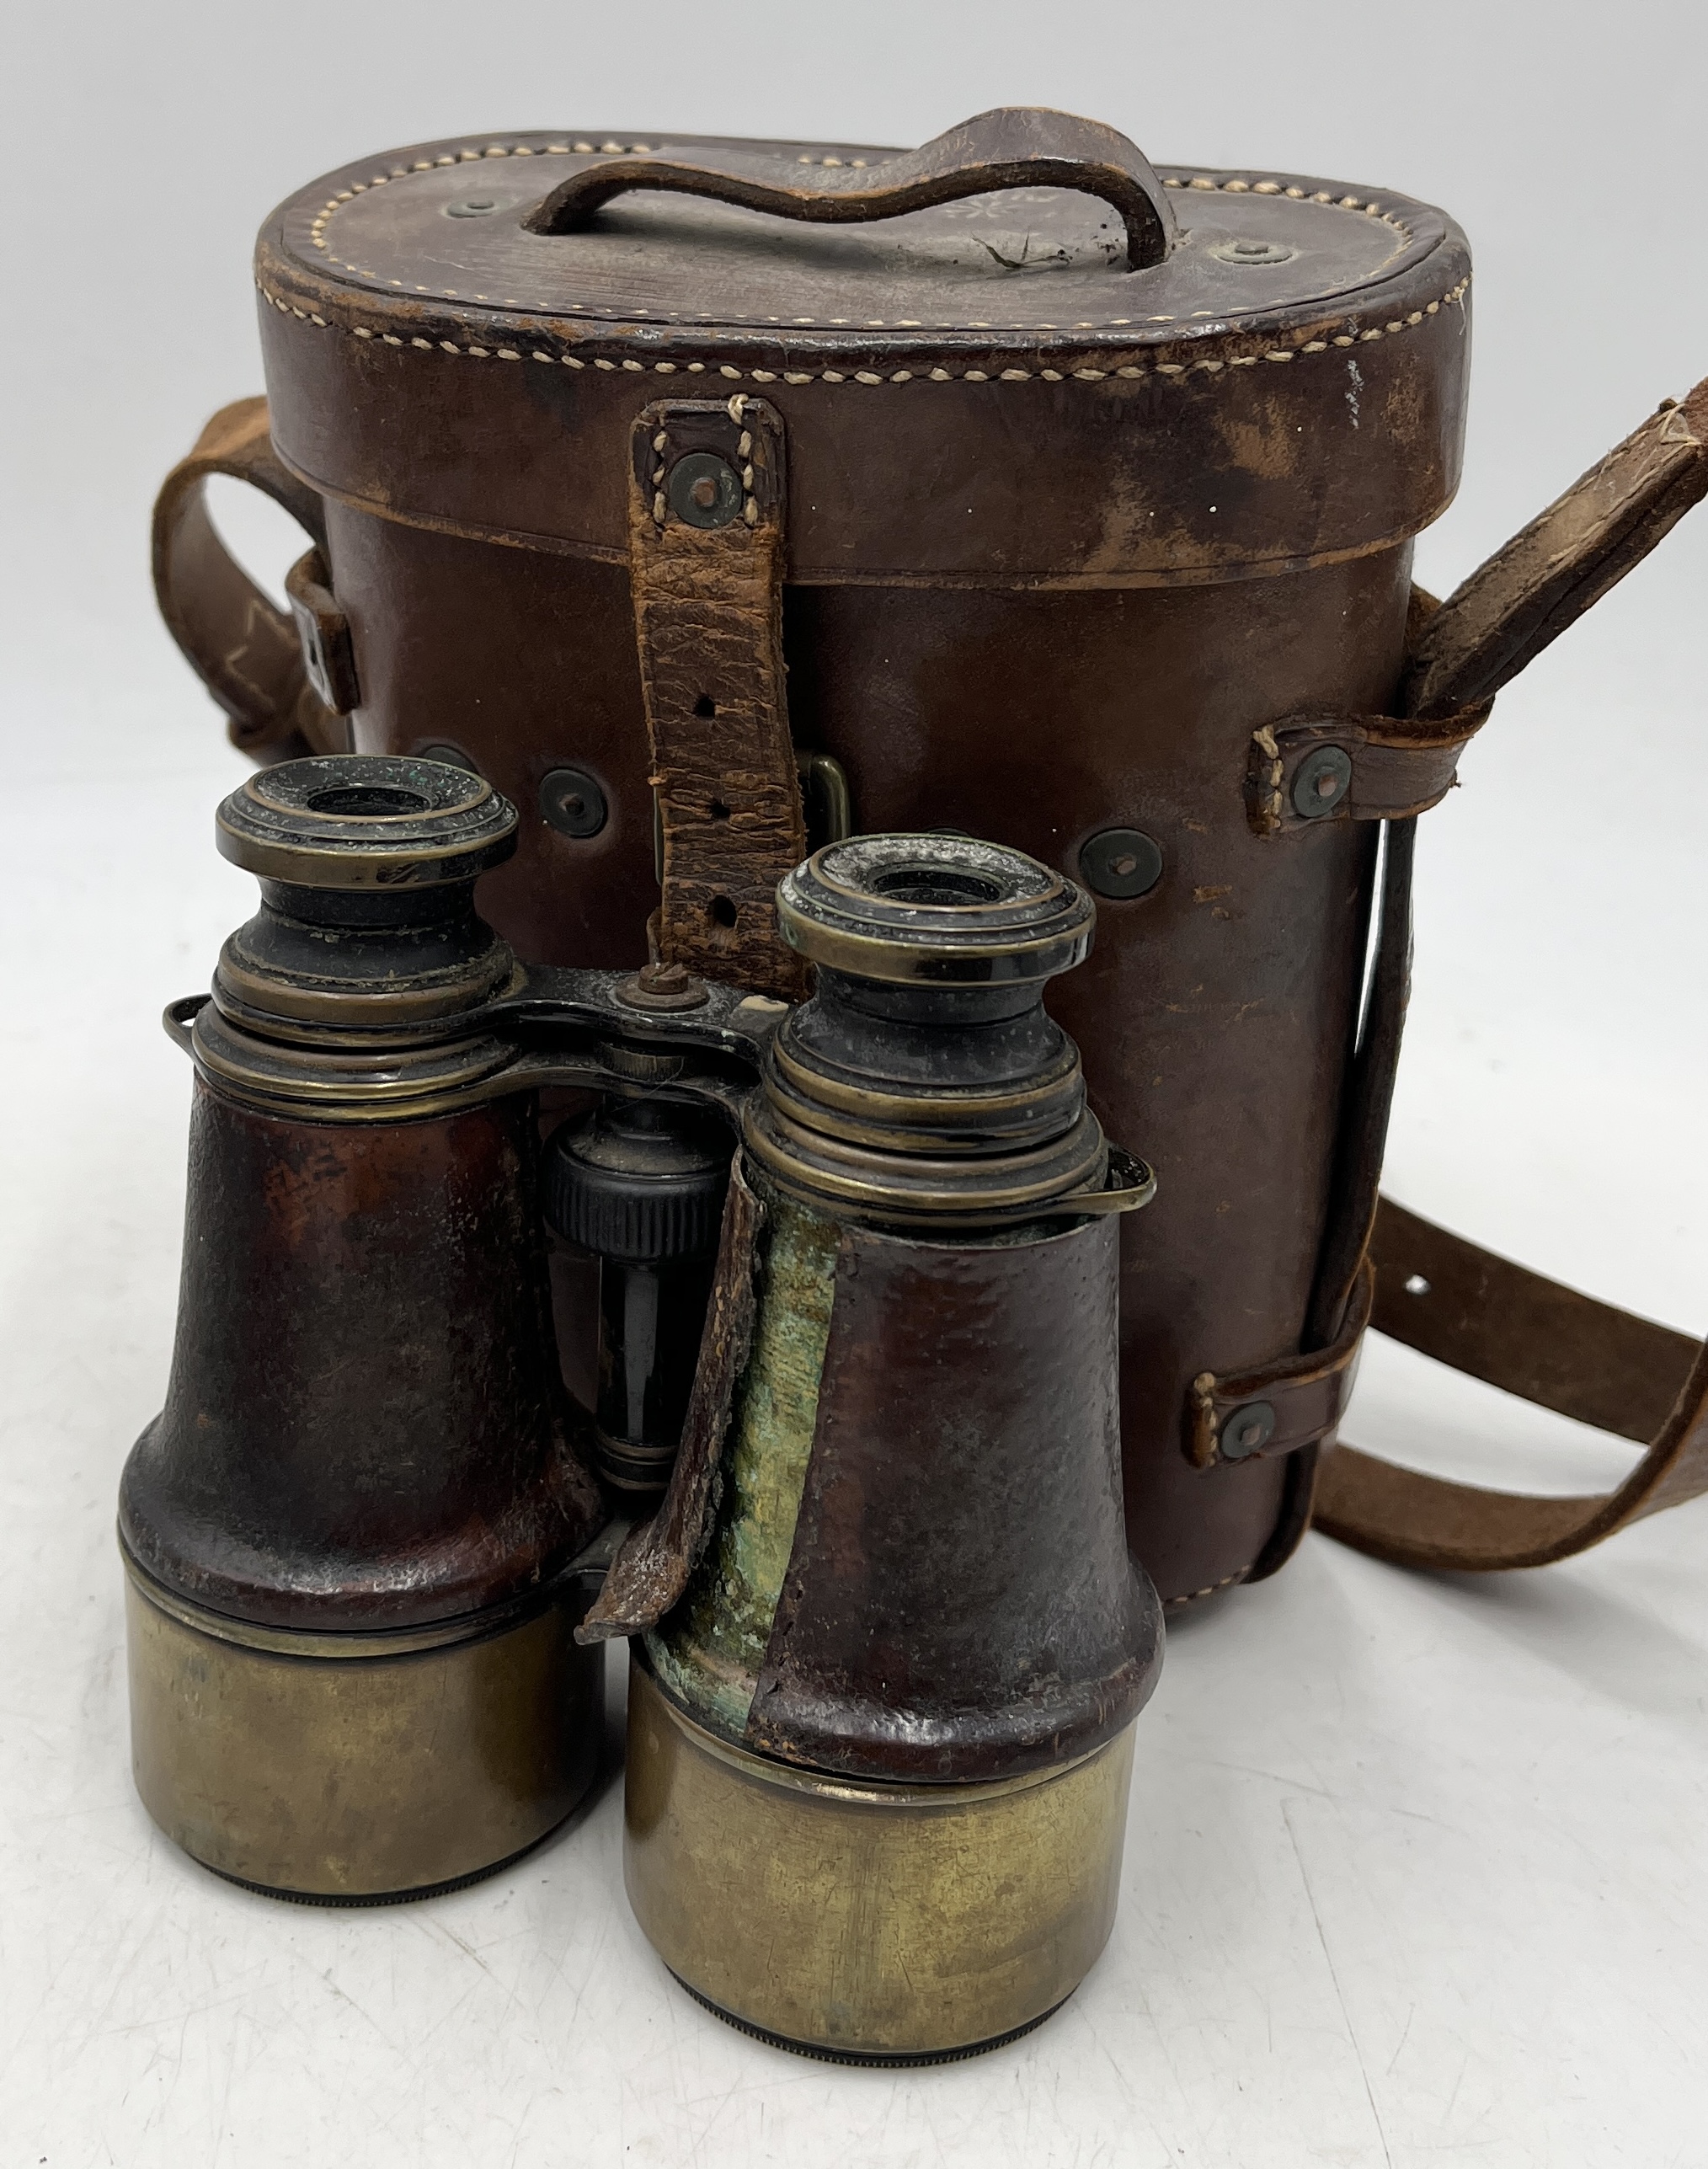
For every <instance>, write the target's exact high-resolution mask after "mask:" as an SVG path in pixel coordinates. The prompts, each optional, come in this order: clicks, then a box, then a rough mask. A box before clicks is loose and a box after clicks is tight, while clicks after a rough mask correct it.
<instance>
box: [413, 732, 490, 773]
mask: <svg viewBox="0 0 1708 2169" xmlns="http://www.w3.org/2000/svg"><path fill="white" fill-rule="evenodd" d="M415 758H416V759H417V760H418V761H443V762H444V764H445V766H446V767H447V768H464V769H467V772H468V773H469V774H470V775H471V776H478V775H479V773H480V766H479V763H478V761H474V760H472V758H471V757H470V756H469V755H467V753H465V752H464V751H463V750H462V747H461V746H460V745H451V744H449V743H448V742H447V741H446V740H442V739H441V740H435V741H434V743H433V744H431V745H418V746H417V747H416V749H415Z"/></svg>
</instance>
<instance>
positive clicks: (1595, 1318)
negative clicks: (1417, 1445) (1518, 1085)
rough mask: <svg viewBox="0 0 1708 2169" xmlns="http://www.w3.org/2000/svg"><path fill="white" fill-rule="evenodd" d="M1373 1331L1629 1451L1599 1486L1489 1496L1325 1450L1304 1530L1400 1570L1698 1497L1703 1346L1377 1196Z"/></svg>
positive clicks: (1474, 1564)
mask: <svg viewBox="0 0 1708 2169" xmlns="http://www.w3.org/2000/svg"><path fill="white" fill-rule="evenodd" d="M1372 1253H1373V1256H1374V1261H1375V1266H1376V1277H1377V1296H1376V1308H1375V1314H1374V1324H1375V1326H1376V1328H1377V1330H1378V1331H1379V1332H1382V1333H1388V1334H1390V1335H1391V1336H1392V1337H1393V1338H1395V1339H1396V1340H1401V1341H1403V1342H1405V1343H1406V1344H1407V1346H1409V1347H1412V1348H1416V1349H1421V1350H1422V1353H1423V1354H1426V1355H1431V1356H1433V1357H1435V1358H1436V1359H1437V1360H1438V1361H1441V1362H1444V1363H1449V1364H1451V1365H1453V1366H1454V1369H1455V1370H1464V1371H1468V1372H1469V1373H1470V1376H1472V1377H1475V1378H1482V1379H1486V1380H1487V1381H1488V1382H1489V1383H1490V1384H1491V1385H1493V1386H1500V1387H1502V1388H1503V1390H1504V1391H1505V1392H1508V1393H1517V1394H1520V1395H1522V1396H1523V1397H1524V1398H1525V1399H1526V1400H1529V1401H1535V1402H1539V1403H1540V1405H1541V1406H1542V1407H1543V1408H1553V1409H1556V1410H1557V1411H1558V1412H1559V1413H1561V1415H1566V1416H1572V1417H1574V1418H1577V1420H1578V1421H1579V1422H1580V1423H1586V1424H1598V1425H1599V1426H1600V1427H1601V1428H1602V1429H1605V1430H1610V1431H1614V1432H1616V1433H1617V1434H1619V1435H1620V1437H1623V1438H1628V1439H1636V1440H1641V1441H1642V1442H1643V1444H1644V1446H1645V1449H1646V1450H1645V1451H1644V1453H1643V1456H1642V1458H1641V1460H1640V1461H1638V1462H1637V1463H1636V1466H1635V1467H1634V1468H1633V1469H1632V1470H1631V1474H1630V1475H1629V1476H1628V1477H1626V1478H1625V1482H1624V1483H1622V1484H1620V1486H1619V1487H1618V1488H1616V1489H1615V1490H1614V1491H1611V1492H1608V1493H1600V1494H1595V1495H1591V1496H1588V1497H1574V1498H1565V1499H1545V1498H1536V1497H1533V1496H1526V1495H1524V1494H1522V1493H1514V1492H1504V1491H1489V1490H1485V1489H1483V1488H1481V1487H1480V1486H1478V1485H1475V1484H1468V1483H1449V1482H1448V1481H1446V1480H1445V1479H1444V1478H1442V1477H1431V1476H1424V1475H1421V1474H1419V1473H1418V1472H1417V1471H1415V1470H1412V1469H1402V1468H1396V1467H1395V1466H1392V1465H1391V1464H1390V1463H1389V1462H1386V1461H1380V1460H1378V1459H1377V1458H1376V1457H1375V1456H1373V1455H1369V1454H1365V1453H1361V1452H1359V1451H1358V1449H1357V1448H1356V1447H1353V1446H1349V1445H1340V1446H1337V1448H1336V1449H1335V1450H1334V1451H1333V1452H1332V1454H1330V1455H1328V1456H1326V1457H1325V1459H1324V1461H1323V1464H1322V1468H1321V1475H1320V1477H1319V1479H1318V1488H1317V1499H1316V1525H1317V1526H1318V1527H1319V1528H1321V1529H1323V1530H1325V1531H1326V1532H1327V1533H1328V1534H1329V1535H1330V1536H1337V1537H1339V1538H1340V1539H1341V1541H1342V1542H1343V1543H1347V1544H1352V1545H1354V1546H1356V1547H1357V1548H1358V1550H1360V1551H1364V1552H1373V1553H1374V1555H1375V1556H1376V1557H1378V1558H1384V1559H1391V1560H1394V1561H1396V1563H1399V1564H1401V1565H1404V1566H1411V1567H1433V1568H1459V1569H1461V1570H1464V1569H1477V1570H1482V1571H1488V1570H1492V1569H1496V1568H1510V1567H1536V1566H1544V1565H1546V1564H1547V1563H1549V1562H1551V1561H1552V1560H1555V1559H1563V1558H1567V1557H1570V1556H1571V1555H1572V1553H1573V1552H1581V1551H1583V1550H1584V1549H1585V1548H1586V1547H1588V1546H1589V1545H1591V1544H1596V1543H1599V1542H1600V1541H1601V1539H1602V1538H1603V1537H1604V1536H1611V1535H1612V1534H1613V1533H1614V1531H1615V1530H1617V1529H1620V1528H1622V1527H1624V1526H1625V1524H1626V1523H1627V1522H1630V1521H1634V1520H1639V1519H1641V1517H1642V1516H1643V1515H1649V1514H1657V1513H1659V1512H1660V1511H1661V1509H1663V1507H1668V1506H1677V1505H1679V1504H1682V1503H1683V1502H1684V1500H1686V1499H1697V1498H1700V1496H1701V1495H1702V1493H1704V1492H1705V1491H1708V1350H1705V1349H1704V1348H1703V1347H1702V1346H1701V1344H1699V1343H1697V1342H1695V1341H1693V1340H1691V1339H1689V1338H1688V1336H1686V1335H1685V1334H1684V1333H1673V1332H1672V1331H1670V1330H1669V1329H1668V1328H1666V1327H1665V1326H1657V1325H1655V1324H1652V1323H1651V1322H1650V1321H1649V1320H1647V1318H1639V1317H1633V1316H1631V1313H1630V1312H1626V1311H1620V1310H1615V1308H1614V1307H1613V1306H1611V1305H1610V1304H1606V1303H1598V1302H1594V1301H1592V1300H1591V1299H1590V1298H1589V1297H1588V1296H1581V1295H1579V1294H1577V1292H1576V1291H1575V1290H1572V1289H1570V1288H1564V1287H1561V1285H1559V1283H1558V1282H1557V1281H1553V1280H1549V1279H1544V1277H1543V1276H1542V1275H1541V1274H1539V1273H1532V1272H1529V1271H1528V1270H1526V1269H1525V1268H1524V1267H1523V1266H1520V1265H1514V1264H1513V1263H1510V1262H1509V1261H1508V1259H1506V1258H1497V1257H1495V1256H1494V1255H1493V1254H1492V1253H1490V1252H1488V1251H1486V1250H1481V1249H1479V1248H1478V1247H1476V1244H1475V1243H1470V1242H1466V1241H1465V1239H1464V1238H1463V1237H1460V1236H1456V1235H1450V1234H1449V1233H1448V1231H1446V1230H1445V1229H1444V1228H1439V1227H1434V1226H1431V1225H1430V1223H1429V1222H1428V1221H1424V1220H1420V1219H1419V1218H1418V1217H1417V1215H1416V1214H1414V1213H1409V1212H1406V1211H1405V1210H1403V1209H1402V1208H1401V1207H1400V1206H1398V1205H1393V1204H1392V1203H1390V1202H1389V1201H1387V1200H1384V1202H1383V1205H1382V1210H1381V1212H1380V1215H1379V1217H1378V1219H1377V1222H1376V1228H1375V1234H1374V1240H1373V1243H1372Z"/></svg>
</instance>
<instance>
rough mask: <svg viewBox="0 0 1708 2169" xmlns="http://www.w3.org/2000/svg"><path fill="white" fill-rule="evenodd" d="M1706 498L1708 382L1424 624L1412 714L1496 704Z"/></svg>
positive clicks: (1544, 515)
mask: <svg viewBox="0 0 1708 2169" xmlns="http://www.w3.org/2000/svg"><path fill="white" fill-rule="evenodd" d="M1705 493H1708V382H1703V383H1700V384H1699V385H1697V386H1696V387H1695V390H1694V391H1693V392H1691V393H1689V396H1688V397H1687V398H1684V399H1683V400H1682V401H1673V400H1671V399H1668V401H1666V402H1665V403H1663V406H1662V407H1661V408H1660V409H1659V411H1658V412H1657V413H1656V414H1652V415H1651V416H1650V417H1649V419H1647V421H1646V422H1643V423H1641V424H1640V425H1638V427H1637V428H1636V429H1635V430H1632V432H1631V435H1629V436H1628V437H1626V438H1625V439H1624V440H1623V441H1621V442H1620V443H1619V444H1617V445H1615V446H1614V448H1613V450H1612V451H1610V452H1609V453H1608V455H1607V457H1605V458H1604V459H1602V460H1599V461H1598V462H1596V464H1595V465H1594V466H1593V467H1591V468H1590V470H1589V472H1588V473H1587V474H1585V475H1583V476H1581V477H1580V478H1578V480H1577V481H1576V482H1575V483H1572V487H1571V489H1568V490H1567V491H1566V492H1565V494H1563V495H1562V496H1561V497H1558V498H1556V500H1555V501H1554V502H1553V504H1551V505H1549V507H1548V508H1547V510H1545V511H1544V512H1541V513H1540V514H1539V515H1538V516H1537V517H1536V518H1535V520H1533V521H1531V522H1530V524H1529V526H1528V527H1525V528H1524V529H1523V530H1522V531H1521V532H1519V534H1517V535H1515V536H1514V537H1513V539H1512V540H1511V542H1508V543H1506V544H1505V545H1504V546H1503V548H1500V549H1499V550H1497V552H1496V553H1495V554H1494V555H1493V557H1492V558H1489V560H1488V561H1487V563H1486V564H1483V565H1481V566H1479V567H1478V569H1477V570H1476V572H1474V573H1473V574H1471V576H1470V579H1469V580H1466V581H1465V582H1464V584H1463V585H1461V586H1460V588H1458V589H1457V590H1455V592H1454V595H1453V596H1452V597H1451V598H1450V600H1451V603H1452V607H1451V609H1450V610H1445V611H1444V612H1442V613H1441V614H1439V615H1438V617H1435V618H1434V619H1433V620H1432V621H1431V622H1430V623H1429V624H1428V626H1427V627H1425V628H1423V629H1422V633H1420V637H1419V638H1418V640H1417V644H1416V647H1415V649H1414V652H1413V654H1412V659H1411V662H1410V664H1409V665H1408V668H1407V670H1406V693H1405V700H1406V711H1407V713H1411V714H1413V715H1419V716H1435V715H1439V714H1442V713H1444V712H1445V711H1446V710H1447V709H1449V708H1455V707H1463V706H1465V705H1468V704H1469V703H1471V702H1474V701H1482V700H1487V699H1489V698H1491V697H1492V696H1493V695H1494V694H1495V693H1497V692H1498V691H1499V690H1500V688H1501V687H1502V686H1503V685H1505V684H1506V683H1507V682H1508V680H1509V679H1511V678H1513V677H1514V676H1516V675H1517V674H1518V672H1519V671H1520V670H1523V668H1524V665H1525V664H1526V663H1528V662H1529V661H1530V660H1531V659H1532V657H1533V656H1535V655H1538V654H1540V653H1541V651H1542V649H1544V648H1545V647H1546V646H1547V645H1548V644H1549V643H1550V641H1551V640H1554V639H1556V638H1558V636H1559V635H1560V634H1561V633H1563V632H1564V631H1565V630H1566V628H1567V626H1569V625H1571V624H1572V623H1573V622H1575V621H1576V620H1577V618H1579V617H1582V616H1583V612H1585V611H1586V610H1588V608H1589V607H1590V606H1591V605H1592V604H1593V603H1595V602H1597V601H1599V600H1600V598H1601V597H1602V596H1604V595H1605V594H1606V593H1607V591H1608V590H1609V588H1610V587H1612V586H1614V585H1615V584H1616V583H1617V582H1618V581H1620V580H1623V579H1624V577H1625V574H1626V573H1628V572H1629V571H1630V570H1631V567H1632V566H1633V565H1635V564H1639V563H1641V560H1642V559H1643V558H1646V557H1647V555H1648V553H1649V552H1650V551H1651V550H1652V549H1653V548H1654V547H1655V545H1656V543H1657V542H1660V541H1661V540H1662V539H1663V537H1664V536H1665V535H1666V534H1667V533H1668V532H1669V531H1670V530H1671V528H1672V527H1673V526H1674V525H1675V524H1676V522H1677V521H1679V520H1681V519H1682V518H1683V517H1684V514H1685V513H1686V512H1688V511H1689V509H1690V507H1691V506H1692V505H1695V504H1697V503H1699V502H1700V500H1701V498H1702V497H1703V495H1704V494H1705Z"/></svg>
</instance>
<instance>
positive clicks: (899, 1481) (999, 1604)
mask: <svg viewBox="0 0 1708 2169" xmlns="http://www.w3.org/2000/svg"><path fill="white" fill-rule="evenodd" d="M1114 1251H1115V1230H1114V1227H1113V1225H1112V1223H1111V1222H1110V1221H1108V1220H1100V1221H1089V1222H1082V1223H1081V1225H1080V1226H1078V1227H1076V1228H1073V1229H1070V1230H1069V1231H1066V1232H1064V1233H1060V1234H1057V1235H1054V1236H1046V1237H1042V1238H1038V1239H1033V1240H1030V1241H1024V1242H995V1243H987V1244H984V1245H979V1246H969V1247H951V1246H949V1245H947V1244H935V1243H923V1242H909V1241H905V1240H903V1239H901V1238H899V1237H894V1236H886V1235H880V1234H878V1233H875V1232H873V1231H869V1230H865V1229H859V1228H844V1229H843V1230H842V1232H841V1240H840V1242H839V1245H838V1249H837V1253H836V1268H835V1274H836V1278H835V1301H834V1305H833V1307H832V1309H831V1312H830V1343H829V1346H828V1348H827V1349H826V1351H825V1368H824V1374H823V1378H822V1382H821V1384H820V1386H819V1403H818V1424H817V1429H816V1431H815V1433H814V1440H813V1448H812V1457H811V1460H810V1461H809V1464H808V1466H807V1474H806V1483H805V1487H804V1489H803V1493H802V1497H801V1503H800V1511H799V1515H798V1520H797V1521H796V1525H795V1536H794V1546H793V1552H792V1553H791V1556H790V1559H789V1565H788V1572H787V1576H786V1577H785V1579H784V1582H783V1587H782V1598H781V1600H780V1601H779V1603H778V1605H777V1613H776V1616H775V1619H774V1621H773V1623H772V1627H771V1639H770V1643H769V1645H768V1647H767V1648H766V1653H765V1661H764V1663H763V1664H762V1666H761V1670H760V1675H759V1686H758V1690H757V1691H756V1693H755V1696H754V1698H753V1704H752V1707H751V1710H750V1714H749V1717H748V1722H747V1730H746V1739H747V1743H748V1744H749V1745H750V1746H753V1747H756V1748H759V1749H761V1750H763V1751H764V1752H765V1753H766V1754H768V1755H778V1756H781V1757H782V1759H784V1760H792V1761H798V1762H801V1763H804V1764H807V1765H809V1766H811V1767H813V1768H815V1769H819V1770H831V1771H842V1772H845V1773H846V1774H847V1775H849V1776H867V1777H883V1778H899V1779H905V1780H910V1781H914V1782H946V1781H950V1780H955V1781H967V1780H979V1779H990V1778H999V1777H1007V1776H1014V1775H1016V1774H1017V1773H1018V1772H1019V1771H1022V1770H1027V1769H1034V1768H1038V1767H1039V1766H1043V1765H1045V1764H1048V1763H1054V1762H1059V1761H1061V1760H1065V1758H1067V1757H1069V1756H1070V1755H1080V1754H1084V1753H1086V1752H1088V1751H1089V1750H1091V1749H1092V1748H1093V1747H1096V1746H1097V1745H1099V1744H1102V1742H1103V1741H1104V1740H1106V1739H1111V1738H1113V1735H1114V1734H1116V1733H1117V1732H1118V1731H1120V1730H1121V1728H1123V1727H1124V1725H1125V1724H1127V1723H1129V1720H1130V1719H1131V1718H1133V1716H1134V1714H1135V1713H1136V1712H1137V1711H1138V1710H1139V1709H1140V1707H1142V1705H1143V1703H1144V1702H1145V1699H1146V1697H1147V1696H1148V1695H1149V1693H1150V1688H1151V1686H1152V1685H1153V1684H1154V1682H1155V1679H1156V1671H1157V1668H1158V1666H1159V1664H1160V1663H1161V1623H1160V1618H1159V1615H1158V1612H1157V1608H1156V1598H1155V1596H1154V1595H1153V1593H1152V1592H1151V1591H1150V1589H1148V1588H1147V1587H1146V1586H1145V1583H1144V1581H1143V1579H1141V1578H1140V1576H1139V1575H1138V1574H1136V1573H1134V1569H1133V1566H1132V1563H1131V1561H1130V1560H1129V1556H1128V1551H1127V1546H1126V1544H1125V1543H1124V1541H1123V1536H1122V1523H1121V1515H1120V1511H1119V1495H1120V1480H1121V1475H1120V1465H1121V1441H1120V1433H1119V1426H1118V1413H1117V1408H1116V1395H1115V1376H1114V1360H1113V1359H1114V1354H1115V1333H1116V1321H1115V1285H1116V1283H1115V1273H1114V1263H1115V1258H1114ZM1134 1537H1135V1539H1137V1540H1138V1541H1140V1544H1141V1546H1142V1541H1143V1540H1142V1532H1140V1531H1134Z"/></svg>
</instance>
